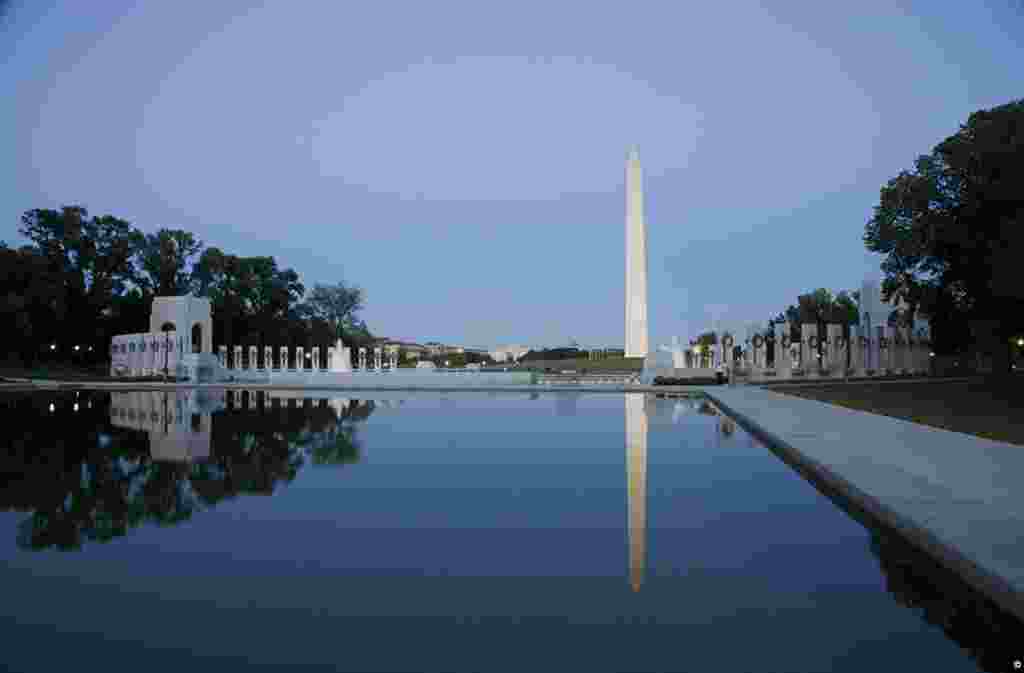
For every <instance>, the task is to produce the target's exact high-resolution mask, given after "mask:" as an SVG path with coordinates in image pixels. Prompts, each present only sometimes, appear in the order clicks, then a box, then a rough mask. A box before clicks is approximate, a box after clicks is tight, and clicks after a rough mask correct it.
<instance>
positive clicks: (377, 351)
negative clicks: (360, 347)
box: [373, 346, 383, 371]
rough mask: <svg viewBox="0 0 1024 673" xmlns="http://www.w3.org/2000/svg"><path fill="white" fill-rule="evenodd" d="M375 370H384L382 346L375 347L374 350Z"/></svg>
mask: <svg viewBox="0 0 1024 673" xmlns="http://www.w3.org/2000/svg"><path fill="white" fill-rule="evenodd" d="M373 368H374V369H376V370H377V371H380V370H381V369H382V368H383V358H382V357H381V348H380V346H374V348H373Z"/></svg>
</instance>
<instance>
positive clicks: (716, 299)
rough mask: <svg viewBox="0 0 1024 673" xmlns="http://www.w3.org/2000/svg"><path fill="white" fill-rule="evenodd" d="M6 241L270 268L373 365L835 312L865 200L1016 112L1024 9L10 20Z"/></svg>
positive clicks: (437, 7) (176, 11)
mask: <svg viewBox="0 0 1024 673" xmlns="http://www.w3.org/2000/svg"><path fill="white" fill-rule="evenodd" d="M0 31H2V32H0V83H2V86H3V90H4V92H5V95H4V96H3V103H2V105H0V129H2V131H0V132H2V133H3V136H2V146H3V147H4V150H5V151H4V152H3V159H2V162H0V206H2V208H3V213H2V214H3V218H2V222H0V239H3V240H6V241H7V242H8V243H9V244H20V243H22V242H23V240H22V238H21V237H20V236H19V235H18V234H17V227H18V220H19V216H20V214H21V213H22V212H23V211H25V210H27V209H30V208H58V207H60V205H62V204H82V205H85V206H86V207H87V208H88V209H89V210H90V212H91V214H94V215H101V214H107V213H109V214H112V215H115V216H118V217H122V218H125V219H128V220H129V221H131V222H132V223H133V224H134V225H135V226H138V227H140V228H142V229H143V230H146V231H154V230H156V229H157V228H159V227H162V226H167V227H174V228H184V229H188V230H190V231H193V232H195V233H196V234H197V235H198V236H199V237H200V238H201V239H202V240H203V241H204V242H205V243H206V244H207V245H208V246H217V247H220V248H222V249H224V250H226V251H228V252H233V253H236V254H240V255H274V256H275V257H277V259H278V261H279V263H280V264H281V265H282V266H289V267H292V268H294V269H296V270H297V271H298V272H299V273H300V274H301V276H302V278H303V280H304V281H305V282H306V284H307V286H309V287H312V285H313V284H314V283H315V282H333V281H335V280H339V279H343V280H345V281H348V282H351V283H355V284H358V285H361V286H363V287H364V288H365V289H366V291H367V309H366V310H365V312H364V314H363V317H364V318H365V319H366V321H367V323H368V325H369V327H370V329H371V330H372V331H373V332H374V333H375V334H378V335H381V336H388V337H393V338H402V339H415V340H419V341H426V340H438V341H445V342H451V343H464V344H469V345H481V346H493V345H496V344H499V343H526V344H532V345H561V344H564V343H566V342H567V341H568V340H569V339H570V338H575V339H577V340H579V341H580V342H581V343H583V344H587V345H621V344H622V342H623V311H624V309H623V292H624V290H623V286H624V278H623V276H624V269H625V261H624V250H623V247H624V239H625V232H624V226H625V225H624V217H625V193H624V182H625V176H624V166H625V158H626V151H627V149H628V146H629V145H630V144H632V143H636V144H637V145H638V146H639V149H640V158H641V161H642V164H643V168H644V181H645V199H646V209H647V231H648V250H649V253H648V254H649V258H648V267H649V321H650V333H651V340H652V345H657V344H660V343H666V342H667V341H668V340H669V338H670V336H671V335H674V334H679V335H684V336H688V335H689V336H692V335H693V334H694V333H696V332H697V331H698V330H700V329H703V328H707V327H710V326H711V324H712V322H713V321H714V320H715V319H720V320H721V321H722V323H723V324H724V325H725V326H733V327H736V326H738V325H742V324H745V323H747V322H750V321H753V320H762V321H763V320H766V319H767V318H769V317H770V316H771V315H773V314H775V313H777V312H778V311H780V310H782V309H784V308H785V306H787V305H788V304H790V303H794V302H795V300H796V296H797V294H799V293H802V292H805V291H808V290H811V289H813V288H815V287H821V286H824V287H828V288H830V289H832V290H839V289H844V288H845V289H854V288H856V287H857V286H859V284H860V281H861V280H862V279H863V278H864V276H865V275H866V274H867V273H869V272H871V271H872V270H874V271H876V272H877V268H878V263H879V261H880V260H879V259H878V258H875V257H873V256H870V255H868V254H867V253H866V252H865V251H864V247H863V244H862V242H861V236H862V235H863V230H864V223H865V221H866V220H867V219H868V218H869V217H870V216H871V208H872V206H873V205H874V204H875V203H876V202H877V198H878V190H879V187H880V186H881V185H882V184H884V183H885V181H886V180H888V179H889V178H891V177H893V176H895V175H896V174H897V173H898V172H899V171H900V170H901V169H905V168H910V167H911V166H912V164H913V161H914V158H915V157H916V156H917V155H919V154H923V153H927V152H928V151H930V150H931V148H932V146H933V145H935V144H936V143H937V142H939V141H940V140H942V139H943V138H945V137H946V136H947V135H950V134H951V133H953V132H954V131H955V130H956V129H957V127H958V125H959V124H960V123H962V122H964V121H966V119H967V117H968V115H969V114H970V113H971V112H972V111H974V110H977V109H980V108H988V107H993V106H995V105H999V104H1002V103H1006V102H1008V101H1010V100H1011V99H1014V98H1020V97H1021V96H1022V95H1024V68H1022V67H1021V64H1024V4H1022V3H1021V2H1019V1H1018V0H993V1H992V2H982V1H971V2H934V1H932V2H921V3H912V4H902V5H900V4H899V3H894V2H891V1H884V2H874V1H867V2H856V3H833V2H823V3H821V2H808V1H802V2H776V3H762V4H758V3H753V2H718V3H714V2H702V3H690V2H679V3H667V2H620V3H610V2H608V3H603V2H601V3H599V2H550V1H547V2H522V1H518V2H501V3H498V2H480V1H479V0H477V1H475V2H444V1H438V2H402V3H398V2H383V1H381V2H365V3H355V2H268V3H265V4H263V5H262V6H261V5H259V4H255V3H241V2H235V1H233V0H219V1H218V2H123V1H121V0H103V1H102V2H64V3H47V2H13V3H8V4H7V5H6V12H5V13H4V14H3V15H2V17H0Z"/></svg>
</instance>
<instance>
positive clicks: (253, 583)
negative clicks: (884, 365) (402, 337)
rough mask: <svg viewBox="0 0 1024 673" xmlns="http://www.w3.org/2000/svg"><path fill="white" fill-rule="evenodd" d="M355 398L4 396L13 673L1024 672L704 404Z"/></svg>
mask: <svg viewBox="0 0 1024 673" xmlns="http://www.w3.org/2000/svg"><path fill="white" fill-rule="evenodd" d="M360 395H363V396H364V397H360V398H359V399H354V398H343V397H340V396H338V395H337V394H327V393H321V394H316V393H296V392H288V391H240V390H229V391H224V390H217V389H194V390H189V391H178V392H174V391H170V392H114V393H111V392H97V391H86V390H83V391H78V392H60V393H32V394H14V393H6V394H0V420H2V422H3V424H4V425H3V427H4V428H5V433H4V440H3V442H4V446H3V450H2V451H0V558H2V560H3V564H4V566H3V568H2V570H0V591H2V597H3V599H2V601H0V633H2V634H3V643H4V647H3V654H2V656H3V662H2V663H4V664H5V665H6V666H7V667H8V668H10V669H11V670H21V671H44V670H66V669H69V668H71V667H76V668H82V667H86V668H87V669H92V667H94V666H96V667H98V668H97V669H96V670H106V671H121V670H124V671H128V670H131V671H136V670H147V671H151V670H169V671H170V670H174V671H181V670H190V671H195V670H219V671H226V670H241V669H243V668H247V667H252V666H257V665H262V666H265V667H273V668H279V669H290V668H302V669H304V670H305V669H315V670H352V671H396V670H408V671H433V670H445V671H461V670H477V671H490V670H509V671H575V670H580V671H627V670H628V671H655V670H657V671H684V670H694V671H865V670H923V671H974V670H992V671H1001V670H1009V668H1010V667H1011V664H1012V657H1014V656H1017V657H1020V656H1021V655H1022V654H1024V653H1022V652H1020V651H1019V648H1018V646H1017V645H1016V642H1020V641H1019V640H1018V639H1017V638H1018V637H1019V635H1020V632H1019V631H1017V630H1018V629H1019V628H1020V624H1019V623H1018V622H1015V621H1014V620H1012V619H1011V618H1009V617H1007V616H1006V615H1005V614H1004V613H1002V612H1000V611H999V610H998V609H997V608H995V607H994V606H993V605H991V604H990V603H989V602H988V601H986V600H985V599H983V598H981V597H979V596H978V595H976V594H974V593H972V592H971V591H970V590H969V589H967V588H966V587H965V586H963V585H962V583H960V582H959V581H958V580H957V579H956V578H954V577H952V576H950V575H949V574H948V573H946V572H945V571H943V570H942V569H941V568H940V567H938V566H937V565H935V564H934V563H932V562H930V560H929V559H927V558H926V557H922V556H921V555H920V554H919V553H918V552H916V551H915V550H914V549H913V548H911V547H909V546H908V545H907V544H905V543H904V542H902V541H901V540H899V539H898V538H895V537H893V536H892V535H889V534H886V533H885V532H883V531H880V530H876V529H872V528H870V527H869V526H868V525H867V524H866V523H861V522H858V521H857V520H855V519H854V518H851V516H850V515H849V514H847V513H846V512H845V511H844V510H843V509H842V508H841V507H840V506H837V504H835V503H833V502H832V501H830V500H829V499H828V498H826V497H824V496H823V495H821V494H820V493H819V492H818V491H817V490H816V489H815V488H814V486H812V485H811V484H809V483H808V482H806V481H804V480H803V479H802V478H801V477H800V476H799V475H798V474H796V473H795V472H794V471H793V470H791V469H790V468H789V467H788V466H787V465H786V464H785V463H783V462H782V461H781V460H780V459H779V458H778V457H776V455H775V454H774V453H772V451H771V450H769V449H768V448H766V447H765V446H763V445H762V444H760V443H759V442H758V441H756V440H755V439H754V438H753V437H752V436H751V435H750V434H748V433H747V432H746V431H744V430H743V429H742V428H740V427H738V426H737V425H736V423H735V422H733V421H732V420H731V419H729V418H727V417H724V416H722V415H720V414H719V413H718V411H717V410H716V409H715V408H714V407H713V406H712V405H711V404H709V403H708V402H707V401H704V400H701V399H696V398H684V397H675V398H673V397H668V396H655V395H644V394H640V393H629V394H621V393H620V394H611V393H591V394H580V393H569V392H563V393H540V394H538V393H468V392H466V393H441V392H438V393H429V394H428V393H415V394H410V393H386V392H372V393H371V392H363V393H360ZM1013 648H1018V649H1017V651H1015V650H1014V649H1013ZM99 667H102V668H99Z"/></svg>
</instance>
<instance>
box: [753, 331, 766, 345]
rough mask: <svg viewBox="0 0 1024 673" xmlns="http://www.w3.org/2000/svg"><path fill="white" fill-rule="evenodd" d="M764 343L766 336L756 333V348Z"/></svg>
mask: <svg viewBox="0 0 1024 673" xmlns="http://www.w3.org/2000/svg"><path fill="white" fill-rule="evenodd" d="M763 345H764V337H763V336H761V335H760V334H755V335H754V348H760V347H761V346H763Z"/></svg>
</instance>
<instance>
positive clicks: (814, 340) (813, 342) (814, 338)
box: [807, 334, 818, 348]
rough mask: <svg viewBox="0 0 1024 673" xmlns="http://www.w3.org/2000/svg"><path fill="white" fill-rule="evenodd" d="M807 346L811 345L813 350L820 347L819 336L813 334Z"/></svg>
mask: <svg viewBox="0 0 1024 673" xmlns="http://www.w3.org/2000/svg"><path fill="white" fill-rule="evenodd" d="M807 345H809V346H810V347H811V348H817V347H818V337H817V335H814V334H812V335H811V336H810V337H808V339H807Z"/></svg>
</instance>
